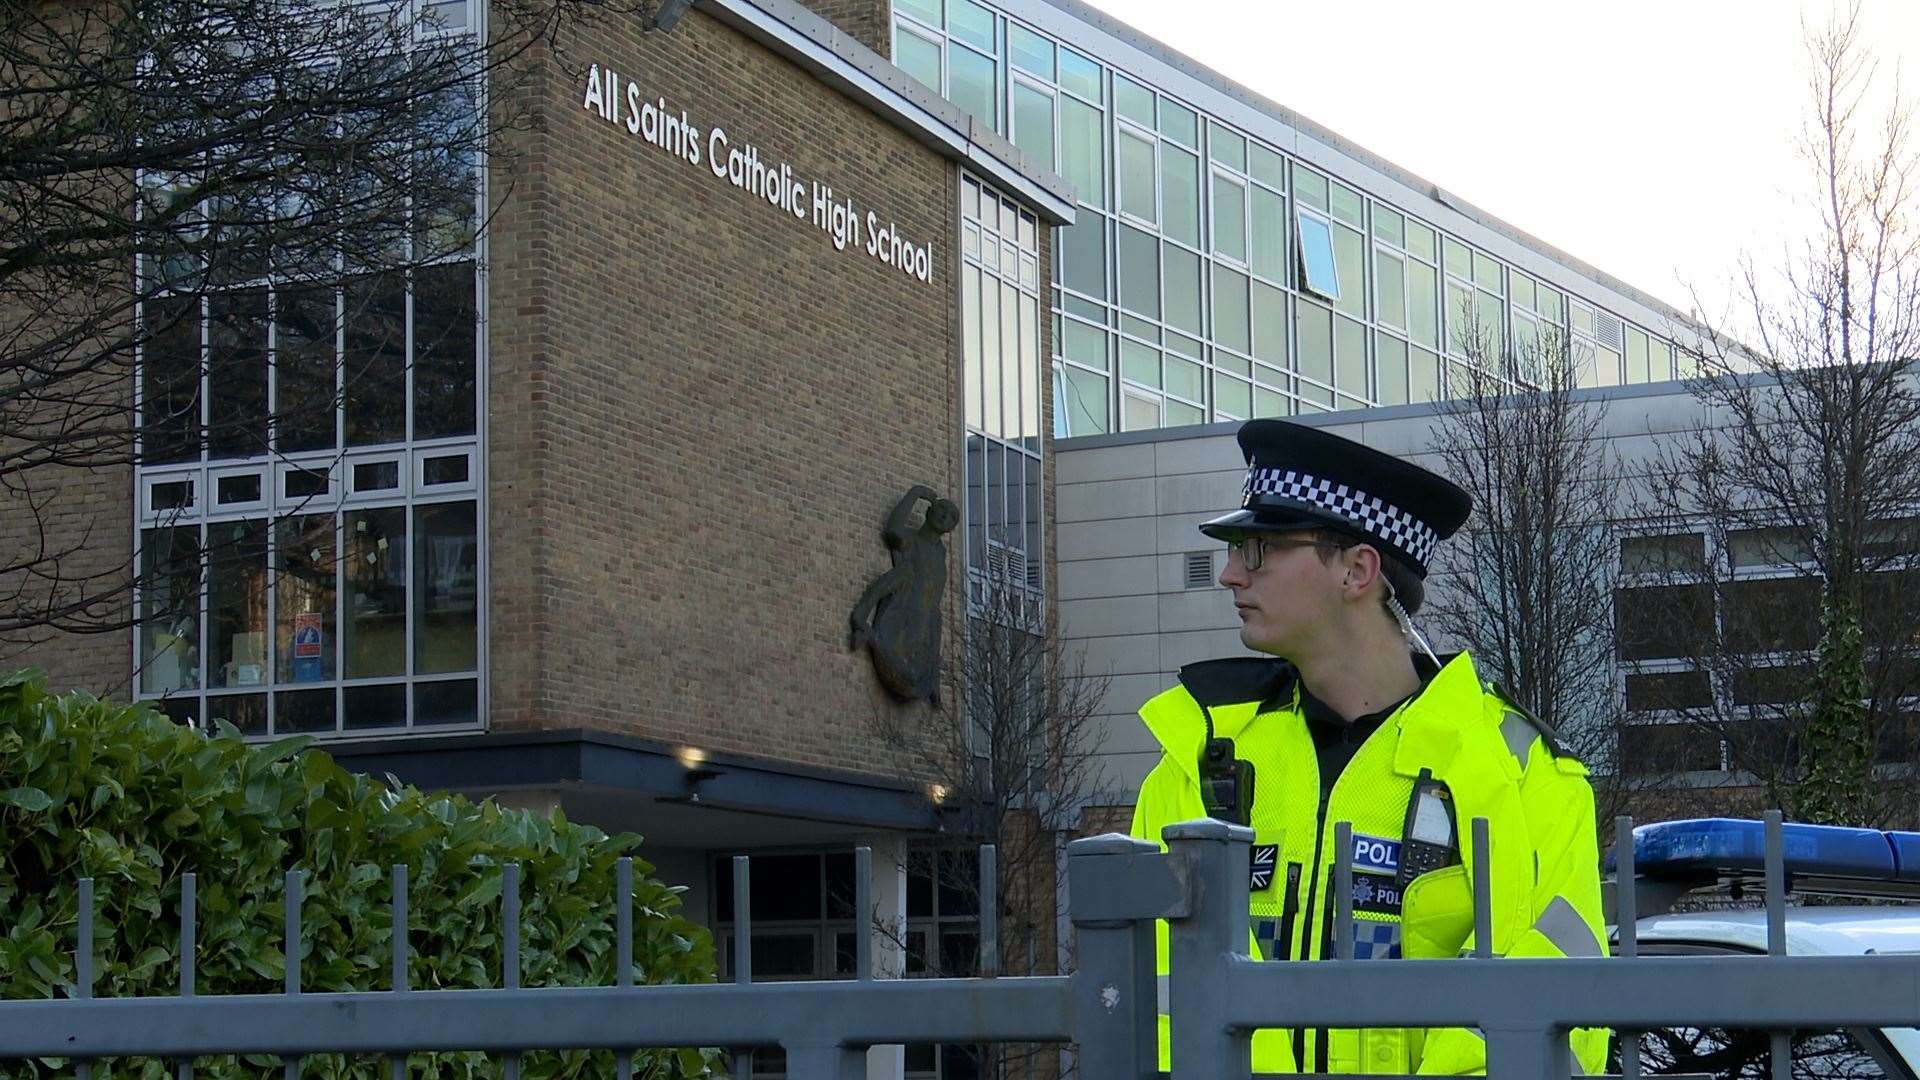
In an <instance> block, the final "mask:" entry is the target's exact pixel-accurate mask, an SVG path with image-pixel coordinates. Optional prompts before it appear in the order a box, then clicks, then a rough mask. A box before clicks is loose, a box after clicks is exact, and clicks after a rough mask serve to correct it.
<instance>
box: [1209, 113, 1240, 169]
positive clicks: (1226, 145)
mask: <svg viewBox="0 0 1920 1080" xmlns="http://www.w3.org/2000/svg"><path fill="white" fill-rule="evenodd" d="M1207 154H1208V156H1209V157H1211V158H1213V160H1215V161H1217V162H1219V163H1220V164H1222V165H1225V166H1227V167H1228V168H1230V169H1237V170H1239V171H1240V172H1246V171H1247V140H1246V137H1245V136H1243V135H1241V134H1240V133H1239V132H1236V131H1233V130H1231V129H1229V128H1225V127H1222V126H1220V125H1219V124H1216V123H1214V122H1212V121H1208V122H1207Z"/></svg>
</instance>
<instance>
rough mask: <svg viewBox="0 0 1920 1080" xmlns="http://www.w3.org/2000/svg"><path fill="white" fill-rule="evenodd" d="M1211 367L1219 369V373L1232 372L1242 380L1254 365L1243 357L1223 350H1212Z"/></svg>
mask: <svg viewBox="0 0 1920 1080" xmlns="http://www.w3.org/2000/svg"><path fill="white" fill-rule="evenodd" d="M1213 366H1214V367H1216V368H1219V369H1220V370H1221V371H1227V372H1232V373H1233V374H1235V375H1238V376H1240V377H1241V378H1243V379H1244V378H1246V377H1247V376H1248V375H1249V374H1250V373H1251V370H1252V368H1253V367H1254V366H1255V365H1254V363H1253V361H1251V360H1249V359H1247V358H1246V357H1244V356H1235V355H1234V354H1233V353H1230V352H1228V351H1227V350H1225V349H1215V350H1213Z"/></svg>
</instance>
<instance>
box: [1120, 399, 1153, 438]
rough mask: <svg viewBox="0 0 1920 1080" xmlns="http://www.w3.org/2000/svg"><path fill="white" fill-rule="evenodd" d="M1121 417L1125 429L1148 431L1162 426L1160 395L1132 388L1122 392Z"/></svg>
mask: <svg viewBox="0 0 1920 1080" xmlns="http://www.w3.org/2000/svg"><path fill="white" fill-rule="evenodd" d="M1120 419H1121V422H1122V426H1123V430H1126V431H1146V430H1150V429H1152V428H1157V427H1159V426H1160V397H1159V395H1157V394H1155V395H1151V396H1150V395H1147V394H1141V393H1137V392H1135V391H1132V390H1122V391H1121V392H1120Z"/></svg>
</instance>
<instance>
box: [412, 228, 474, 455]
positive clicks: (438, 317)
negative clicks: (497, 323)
mask: <svg viewBox="0 0 1920 1080" xmlns="http://www.w3.org/2000/svg"><path fill="white" fill-rule="evenodd" d="M473 268H474V264H472V263H470V262H455V263H442V264H440V265H438V266H429V267H425V268H423V269H421V270H418V271H415V273H414V288H413V437H414V438H416V439H438V438H446V437H450V436H456V435H471V434H473V433H474V416H475V404H474V387H475V379H474V372H475V369H476V367H477V360H476V355H475V354H476V349H477V345H478V338H477V335H476V333H475V322H474V320H475V318H476V312H475V309H474V270H473Z"/></svg>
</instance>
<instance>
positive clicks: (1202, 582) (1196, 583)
mask: <svg viewBox="0 0 1920 1080" xmlns="http://www.w3.org/2000/svg"><path fill="white" fill-rule="evenodd" d="M1212 585H1213V552H1211V551H1189V552H1187V588H1189V589H1205V588H1210V587H1211V586H1212Z"/></svg>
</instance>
